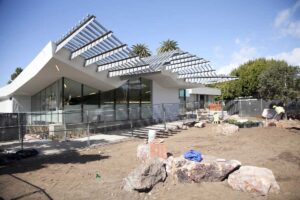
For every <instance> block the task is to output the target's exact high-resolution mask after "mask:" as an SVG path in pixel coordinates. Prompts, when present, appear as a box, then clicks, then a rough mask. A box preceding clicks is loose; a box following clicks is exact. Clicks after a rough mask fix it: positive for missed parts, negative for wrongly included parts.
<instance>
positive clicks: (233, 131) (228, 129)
mask: <svg viewBox="0 0 300 200" xmlns="http://www.w3.org/2000/svg"><path fill="white" fill-rule="evenodd" d="M238 131H239V127H238V126H236V125H234V124H227V123H225V124H219V125H218V126H217V127H216V132H217V133H218V134H221V135H237V133H238Z"/></svg>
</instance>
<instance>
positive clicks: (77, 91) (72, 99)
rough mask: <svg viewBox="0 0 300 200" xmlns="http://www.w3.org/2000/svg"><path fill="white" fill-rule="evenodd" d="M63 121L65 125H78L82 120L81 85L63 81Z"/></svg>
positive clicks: (66, 80)
mask: <svg viewBox="0 0 300 200" xmlns="http://www.w3.org/2000/svg"><path fill="white" fill-rule="evenodd" d="M63 101H64V110H65V115H64V120H65V122H66V123H78V122H81V121H82V120H81V119H82V111H81V84H80V83H78V82H76V81H73V80H70V79H67V78H65V79H64V97H63Z"/></svg>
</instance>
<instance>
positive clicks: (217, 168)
mask: <svg viewBox="0 0 300 200" xmlns="http://www.w3.org/2000/svg"><path fill="white" fill-rule="evenodd" d="M202 158H203V160H202V161H201V162H195V161H190V160H187V159H185V158H184V157H182V156H181V157H177V158H174V159H172V162H171V161H170V162H167V163H166V168H167V172H168V173H170V175H172V176H174V178H175V180H177V181H178V182H196V183H199V182H217V181H223V180H224V179H226V178H227V177H228V175H229V174H230V173H231V172H233V171H234V170H236V169H238V168H239V167H240V166H241V163H240V162H239V161H237V160H225V159H219V158H216V157H213V156H208V155H202ZM170 165H171V166H170Z"/></svg>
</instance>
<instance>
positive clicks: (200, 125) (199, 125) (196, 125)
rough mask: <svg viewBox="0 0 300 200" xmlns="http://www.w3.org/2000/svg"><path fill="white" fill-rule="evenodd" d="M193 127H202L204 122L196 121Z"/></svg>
mask: <svg viewBox="0 0 300 200" xmlns="http://www.w3.org/2000/svg"><path fill="white" fill-rule="evenodd" d="M195 127H198V128H203V127H205V123H204V122H198V123H196V124H195Z"/></svg>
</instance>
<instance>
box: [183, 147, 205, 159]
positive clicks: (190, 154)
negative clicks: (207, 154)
mask: <svg viewBox="0 0 300 200" xmlns="http://www.w3.org/2000/svg"><path fill="white" fill-rule="evenodd" d="M183 156H184V158H185V159H188V160H192V161H196V162H200V161H201V160H202V155H201V153H200V152H198V151H195V150H189V151H187V152H185V154H184V155H183Z"/></svg>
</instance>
